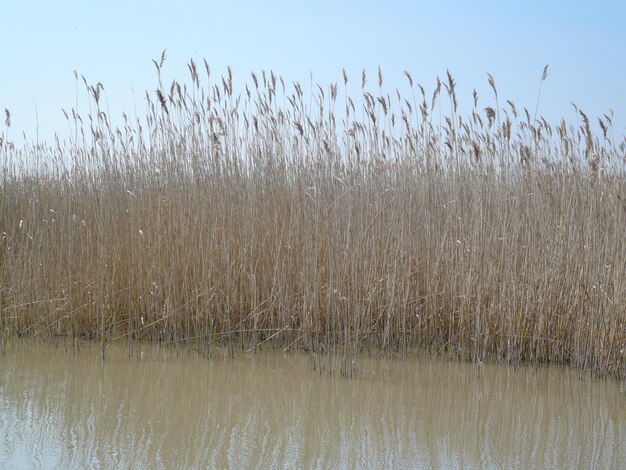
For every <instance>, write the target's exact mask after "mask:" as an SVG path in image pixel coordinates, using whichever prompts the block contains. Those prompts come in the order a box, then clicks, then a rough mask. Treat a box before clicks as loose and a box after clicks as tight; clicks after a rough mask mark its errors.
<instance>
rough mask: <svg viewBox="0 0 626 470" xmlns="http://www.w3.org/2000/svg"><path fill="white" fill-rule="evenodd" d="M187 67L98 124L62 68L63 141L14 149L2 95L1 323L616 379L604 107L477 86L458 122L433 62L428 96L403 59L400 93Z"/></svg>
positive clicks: (616, 290)
mask: <svg viewBox="0 0 626 470" xmlns="http://www.w3.org/2000/svg"><path fill="white" fill-rule="evenodd" d="M155 65H156V67H157V71H158V73H159V81H160V79H161V75H160V72H161V67H162V65H163V60H160V61H155ZM189 70H190V72H191V81H190V82H189V83H188V84H186V85H185V84H182V83H178V82H173V83H172V84H171V87H163V88H160V89H159V90H157V91H156V92H155V93H154V94H147V95H146V97H147V104H148V109H149V112H148V114H147V116H145V117H144V118H142V119H140V120H139V119H138V120H136V121H134V120H131V119H129V118H127V117H126V116H125V117H124V120H125V125H123V126H122V127H121V128H112V127H111V125H110V124H109V118H108V116H107V115H106V114H105V112H104V111H105V110H106V108H104V107H103V106H102V101H103V100H102V96H101V95H102V91H103V88H102V86H101V85H100V84H98V85H96V86H90V85H88V84H87V82H85V86H86V87H87V90H88V92H89V94H90V96H91V103H90V108H91V111H90V113H89V114H85V115H83V116H81V115H79V114H78V111H77V110H71V111H70V112H68V113H67V116H68V123H69V125H70V126H71V129H72V134H73V137H72V138H71V139H70V140H67V141H61V142H55V143H49V144H45V145H39V144H24V145H21V146H16V145H14V144H13V143H11V140H10V137H11V135H10V132H9V131H10V127H9V125H10V116H9V114H8V112H7V114H6V121H7V123H6V126H5V129H4V131H3V133H2V145H1V147H0V157H1V162H2V163H1V164H2V177H1V180H0V185H1V192H0V231H1V232H2V234H1V236H2V239H1V240H0V282H1V285H0V321H1V322H2V328H3V331H4V335H9V334H19V335H45V336H48V335H57V334H69V335H74V336H76V337H89V338H92V339H96V338H97V339H100V340H102V341H103V342H104V341H109V340H113V339H115V338H125V337H128V338H130V337H132V338H142V339H150V340H157V341H161V342H168V341H181V340H189V339H195V340H199V341H205V340H206V341H227V342H230V344H232V342H233V341H238V342H241V344H242V345H243V346H244V347H245V348H255V347H257V346H258V345H259V344H262V343H263V342H265V341H271V343H273V344H281V345H283V346H288V347H307V348H309V347H312V348H321V347H325V348H327V349H332V348H336V347H341V348H344V349H350V350H357V349H360V348H363V347H376V348H382V349H392V348H393V349H399V350H405V349H406V348H413V347H426V348H429V349H430V350H431V351H433V352H448V353H451V354H458V355H460V356H462V357H464V358H467V359H471V360H482V359H486V358H495V359H497V360H505V361H508V362H510V363H513V364H517V363H519V362H520V361H531V362H533V363H558V364H571V365H573V366H576V367H579V368H581V370H591V371H593V372H594V373H597V374H608V375H611V376H618V377H623V376H624V375H626V351H625V348H626V330H625V325H626V307H625V306H626V275H625V273H626V178H625V176H626V175H625V171H624V168H625V163H626V162H625V148H624V147H625V144H624V141H623V140H622V141H621V142H616V141H615V140H614V138H613V135H612V134H613V131H612V127H611V116H604V117H603V118H601V121H600V122H601V125H600V127H601V129H602V135H601V136H597V137H596V136H594V135H593V133H592V131H591V129H590V123H589V119H588V118H587V116H586V115H585V114H584V113H583V112H580V115H581V120H582V121H581V122H582V123H581V125H580V126H570V127H568V126H567V125H566V124H565V123H564V122H562V123H560V124H559V125H558V126H551V125H549V124H548V123H547V122H546V121H545V120H544V119H542V118H539V119H538V120H531V118H530V113H529V112H528V111H527V110H524V114H523V115H522V114H521V113H520V115H518V112H517V109H516V108H515V105H514V104H513V103H511V102H509V103H508V107H507V108H500V107H499V105H498V104H495V107H494V104H491V106H487V107H484V108H481V107H480V106H479V105H478V99H477V97H476V96H475V100H474V110H473V111H472V114H471V115H470V116H468V117H461V116H459V115H458V113H457V97H456V92H455V83H454V80H453V79H452V77H451V76H450V75H448V77H446V80H445V81H444V83H441V82H440V81H439V80H437V85H436V87H435V92H434V93H433V95H432V96H427V94H426V92H425V90H424V89H423V88H422V87H421V86H419V85H417V88H416V89H415V90H413V80H412V78H411V76H410V75H409V74H408V72H407V73H406V75H407V78H408V81H409V83H410V86H411V91H412V93H411V94H410V95H409V96H410V98H408V99H407V100H405V99H404V97H403V96H402V95H401V94H400V93H397V92H395V91H394V92H393V93H392V94H391V95H388V94H387V93H386V92H385V91H384V87H383V76H382V73H380V71H379V74H378V77H376V78H377V80H376V83H375V88H376V92H374V91H369V90H368V88H367V86H366V84H365V82H366V77H365V75H364V76H363V77H362V86H361V88H362V90H363V91H362V95H361V96H362V105H359V104H358V103H357V102H356V101H354V102H353V101H352V99H351V98H350V97H349V96H346V95H345V93H344V88H345V87H347V86H349V85H348V83H349V79H348V76H347V75H346V74H345V72H344V75H343V85H344V86H340V85H337V84H331V85H330V86H329V87H328V88H326V89H322V88H320V89H318V90H316V91H313V92H312V94H309V93H308V92H307V93H305V92H304V91H303V90H302V87H301V86H300V85H299V84H297V83H296V84H294V85H293V86H286V85H284V84H283V81H282V79H280V78H279V77H276V76H275V75H274V74H273V73H265V72H264V73H262V74H260V75H259V76H257V75H253V77H252V79H251V82H249V83H248V84H247V85H246V87H245V91H243V93H242V94H241V95H237V94H236V93H235V91H234V90H233V88H234V86H233V79H232V73H231V72H230V70H229V71H228V73H227V74H226V75H225V76H224V77H220V78H217V79H216V80H215V79H214V77H212V76H211V75H210V71H209V69H208V66H206V64H205V68H204V70H199V68H198V67H197V66H196V64H194V63H193V62H191V63H190V64H189ZM546 71H547V70H546ZM546 71H544V72H546ZM488 78H489V83H490V85H492V87H493V90H494V93H497V92H496V88H495V84H494V82H493V79H492V77H491V76H489V77H488ZM440 92H441V95H444V94H445V93H447V95H448V96H447V100H448V101H449V107H448V105H447V104H446V103H439V101H441V100H443V101H445V100H444V99H443V96H440ZM495 98H496V100H494V103H498V102H497V95H496V96H495ZM359 100H361V97H359ZM490 103H491V101H490ZM433 109H434V112H432V111H433ZM446 109H449V112H448V113H447V114H446ZM338 110H339V111H338ZM440 113H441V114H442V117H441V119H440V118H439V114H440ZM433 114H434V115H435V116H436V118H433ZM440 123H441V124H440ZM620 138H622V137H620Z"/></svg>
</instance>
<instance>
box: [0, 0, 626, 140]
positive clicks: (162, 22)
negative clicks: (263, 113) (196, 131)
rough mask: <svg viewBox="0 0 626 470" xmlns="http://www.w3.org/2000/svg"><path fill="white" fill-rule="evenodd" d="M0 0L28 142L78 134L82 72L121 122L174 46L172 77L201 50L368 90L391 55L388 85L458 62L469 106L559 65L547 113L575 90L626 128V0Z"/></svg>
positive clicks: (243, 67)
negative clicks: (73, 116)
mask: <svg viewBox="0 0 626 470" xmlns="http://www.w3.org/2000/svg"><path fill="white" fill-rule="evenodd" d="M0 10H1V11H2V16H1V17H0V112H1V111H3V110H4V108H7V109H9V111H10V112H11V115H12V117H11V124H12V127H11V129H10V130H9V131H10V136H12V138H13V140H14V141H16V142H19V139H18V138H17V137H16V136H20V139H21V135H22V133H26V136H27V139H28V140H30V141H32V140H34V139H35V138H36V137H37V135H38V136H39V138H40V139H42V140H43V139H50V138H52V137H53V136H54V134H55V133H58V134H59V135H60V136H66V135H67V134H68V133H69V131H68V125H67V122H66V120H65V117H64V116H63V113H62V108H65V109H66V110H69V109H71V108H72V107H74V106H76V104H78V108H79V111H80V110H81V107H84V106H86V95H85V93H84V91H83V89H82V87H81V89H80V90H79V93H78V103H77V93H76V91H77V86H76V81H75V79H74V71H77V72H78V73H79V74H82V75H84V77H85V78H86V79H87V81H89V82H90V83H93V84H95V83H97V82H101V83H102V84H103V85H104V90H105V95H106V101H107V103H108V107H109V114H110V116H112V117H113V119H114V122H115V118H116V117H117V118H119V116H121V113H122V111H126V112H128V111H130V110H132V109H134V108H135V107H137V106H139V107H141V105H142V104H143V100H144V98H143V96H144V94H145V90H150V91H154V89H155V88H156V85H157V78H156V73H155V68H154V65H153V63H152V59H153V58H158V57H159V56H160V54H161V52H162V51H163V50H164V49H167V60H166V62H165V67H164V72H163V76H164V81H165V82H167V80H171V79H173V78H176V79H177V80H179V81H188V80H189V73H188V70H187V65H186V64H187V62H188V61H189V59H191V58H193V59H194V60H196V61H197V62H200V63H201V61H202V59H203V58H204V59H206V60H207V61H208V63H209V64H210V66H211V69H212V71H213V73H214V74H216V75H221V74H222V73H225V71H226V67H227V66H231V67H232V70H233V72H234V77H235V80H234V81H235V92H237V91H239V92H241V93H243V91H244V88H243V85H244V83H245V82H248V81H250V72H251V71H253V70H254V71H260V70H261V69H265V70H273V71H275V72H276V73H277V74H278V75H281V76H282V77H283V78H284V79H285V81H286V83H287V84H289V83H292V82H293V81H296V80H297V81H299V82H300V83H302V84H303V85H306V86H305V90H306V89H307V88H310V86H309V84H310V75H312V77H313V81H314V83H319V84H321V85H323V86H325V85H328V84H329V83H330V82H331V81H339V82H341V76H342V75H341V73H342V72H341V70H342V68H345V69H346V71H347V73H348V75H349V77H350V78H351V82H350V83H351V84H353V85H354V87H355V88H354V89H355V91H356V92H357V93H358V92H360V76H361V71H362V70H363V69H365V70H366V71H367V73H368V76H369V85H370V86H371V87H372V89H375V88H376V83H375V82H376V79H375V75H376V70H377V68H378V66H380V67H381V68H382V70H383V73H384V77H385V85H384V87H385V88H386V89H387V90H388V91H389V92H393V90H394V89H395V88H396V87H399V88H400V89H401V90H406V86H407V84H406V78H405V77H404V76H403V71H404V70H408V71H409V72H410V73H411V75H412V76H413V79H414V81H415V82H418V83H421V84H422V85H423V86H424V87H425V88H426V90H427V93H432V90H433V88H434V84H435V80H436V77H438V76H439V77H442V78H443V77H444V76H445V74H446V70H449V71H450V72H451V74H452V76H453V77H454V78H455V80H456V82H457V94H458V100H459V106H460V109H461V111H462V112H463V111H464V110H469V109H470V106H471V102H472V90H473V89H476V90H477V92H478V94H479V97H480V102H479V105H480V106H481V107H484V106H493V105H494V101H493V94H492V93H491V91H490V89H489V87H488V84H487V77H486V73H487V72H489V73H491V74H492V76H493V77H494V79H495V82H496V86H497V88H498V94H499V98H500V103H501V105H502V103H503V102H504V100H505V99H511V100H512V101H514V102H515V104H516V106H517V108H518V109H521V108H522V107H524V106H525V107H527V108H528V109H529V110H530V111H531V114H532V111H533V110H534V108H535V105H536V101H537V96H538V91H539V84H540V78H541V73H542V70H543V67H544V65H546V64H549V76H548V78H547V80H546V81H545V82H544V83H543V86H542V89H541V98H540V102H539V114H540V115H543V116H545V117H546V119H547V120H548V121H549V122H552V123H557V122H558V120H560V118H561V117H564V118H566V120H568V121H569V122H577V121H576V119H577V117H576V115H575V112H574V110H573V107H572V106H571V104H570V102H574V103H576V105H577V106H578V107H580V108H581V109H583V110H584V111H585V112H586V113H587V114H588V115H589V117H590V118H592V120H593V121H594V122H597V120H596V118H597V117H599V116H602V114H603V113H606V112H607V111H608V109H609V108H612V109H613V110H614V113H615V114H614V133H615V135H616V136H620V135H621V136H623V135H625V134H626V53H625V52H624V51H626V26H625V25H626V2H624V1H602V0H600V1H577V0H569V1H564V0H554V1H545V0H544V1H536V0H526V1H478V0H477V1H471V2H470V1H464V2H461V1H436V2H435V1H428V2H427V1H380V2H373V1H367V0H360V1H339V0H337V1H325V0H317V1H310V2H306V1H278V0H270V1H224V2H211V1H204V2H200V1H198V2H192V1H187V2H184V1H180V2H164V1H155V0H152V1H115V0H113V1H106V2H105V1H99V2H96V1H55V2H49V1H39V2H35V1H23V2H15V1H8V0H0ZM3 117H4V116H3ZM3 121H4V119H2V121H0V132H1V131H4V130H6V129H5V128H4V122H3ZM595 129H596V130H597V129H598V127H597V124H596V125H595ZM618 140H619V139H618Z"/></svg>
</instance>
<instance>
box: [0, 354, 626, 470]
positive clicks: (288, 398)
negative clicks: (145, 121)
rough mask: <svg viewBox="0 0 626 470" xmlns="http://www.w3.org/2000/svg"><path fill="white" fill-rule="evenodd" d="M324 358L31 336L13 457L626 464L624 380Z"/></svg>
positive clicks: (9, 400) (92, 462) (5, 442)
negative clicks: (345, 370)
mask: <svg viewBox="0 0 626 470" xmlns="http://www.w3.org/2000/svg"><path fill="white" fill-rule="evenodd" d="M324 361H325V362H326V364H323V365H324V366H325V367H323V369H322V372H321V373H320V372H319V369H318V370H314V369H313V367H312V362H311V359H310V356H307V355H304V354H296V353H289V354H284V353H282V352H260V353H259V354H258V355H257V356H256V358H250V357H247V356H245V355H243V354H242V355H241V356H240V357H236V358H235V359H225V358H222V357H221V356H220V357H217V358H213V359H203V358H201V357H199V356H198V355H197V354H196V353H195V352H181V353H179V354H176V352H175V351H174V350H163V349H158V348H149V347H144V351H143V353H142V359H141V360H140V359H132V360H128V358H127V355H126V354H125V351H124V350H123V348H119V349H116V348H112V349H111V351H110V354H109V357H108V359H107V362H105V363H102V362H100V361H99V355H98V350H97V348H96V347H95V346H83V347H82V349H81V350H80V352H79V353H77V354H76V355H75V354H74V353H73V352H72V351H71V350H70V351H66V349H65V348H64V347H63V346H61V347H58V348H54V347H51V346H45V345H40V344H38V345H32V344H31V345H29V344H18V345H16V346H14V347H12V348H9V349H8V350H7V352H6V354H5V355H4V356H0V467H2V468H15V467H17V468H20V467H29V468H32V467H43V468H52V467H59V468H80V467H85V466H95V467H117V468H119V467H128V466H132V467H142V466H146V465H148V466H150V467H155V466H156V467H166V468H175V467H185V468H189V467H213V468H221V467H231V468H253V467H259V466H260V467H272V468H276V467H291V468H315V467H317V468H336V467H366V468H367V467H370V468H382V467H386V468H389V467H395V468H409V467H411V468H420V467H421V468H451V467H452V468H454V467H456V468H465V467H469V468H475V467H492V468H578V467H582V468H626V445H624V443H625V442H626V391H625V389H624V384H623V383H616V382H603V381H598V380H594V379H590V378H585V379H584V380H579V379H578V376H577V375H576V373H575V372H572V371H570V370H568V369H560V368H544V369H531V368H522V369H518V370H516V371H515V370H513V369H511V368H508V367H505V366H495V365H494V366H492V365H486V366H484V367H482V368H481V371H480V375H478V374H477V369H476V367H475V366H473V365H471V364H466V363H459V362H448V361H444V360H437V359H432V358H430V357H417V358H412V359H399V358H395V359H374V358H359V359H357V361H358V374H357V376H356V378H353V379H344V378H341V376H340V374H339V373H338V366H337V365H336V364H334V363H333V360H332V359H328V358H326V359H324ZM335 366H337V373H334V374H332V375H329V371H330V370H333V369H334V368H335Z"/></svg>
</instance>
